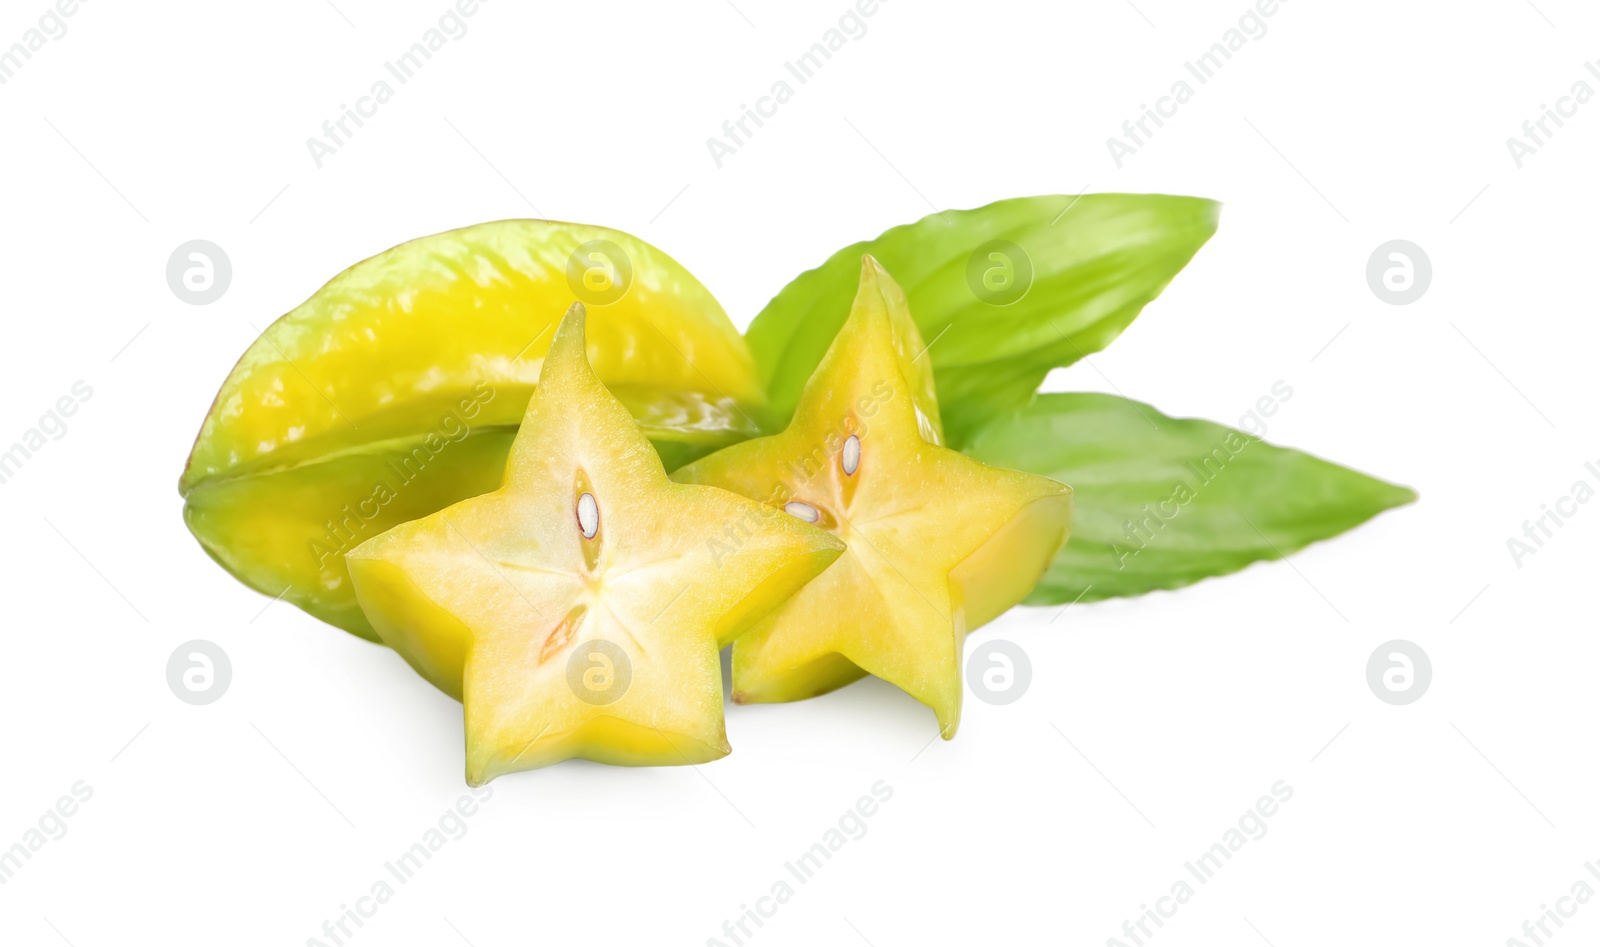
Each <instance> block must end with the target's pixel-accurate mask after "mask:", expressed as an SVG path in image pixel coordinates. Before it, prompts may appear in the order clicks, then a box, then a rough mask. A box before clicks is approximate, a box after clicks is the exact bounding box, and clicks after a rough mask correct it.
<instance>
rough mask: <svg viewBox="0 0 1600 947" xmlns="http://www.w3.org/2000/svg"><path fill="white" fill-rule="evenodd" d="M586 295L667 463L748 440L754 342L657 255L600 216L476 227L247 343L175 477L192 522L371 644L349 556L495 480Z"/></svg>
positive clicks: (433, 241)
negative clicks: (565, 317) (551, 352)
mask: <svg viewBox="0 0 1600 947" xmlns="http://www.w3.org/2000/svg"><path fill="white" fill-rule="evenodd" d="M613 277H614V278H615V279H616V282H615V284H614V286H613V288H612V289H611V290H609V291H608V290H606V289H605V286H604V281H605V280H606V279H608V278H613ZM624 282H625V283H626V286H625V288H623V289H622V291H621V292H620V293H617V292H616V289H617V288H620V287H623V284H624ZM583 296H589V297H590V298H589V299H588V300H587V302H588V303H589V306H590V310H591V313H592V316H591V324H590V330H589V343H588V354H589V358H590V360H591V361H592V363H593V365H594V369H595V371H596V373H597V374H598V375H599V376H600V378H601V379H602V380H603V381H604V382H605V383H606V384H607V385H608V386H610V387H611V389H612V391H613V392H614V393H615V394H616V395H617V397H618V398H619V399H620V400H621V401H622V402H623V403H624V404H625V405H626V406H627V407H628V409H629V412H630V413H631V414H632V415H633V416H634V418H635V419H636V420H637V421H638V422H639V424H640V426H641V427H642V429H643V430H644V432H645V434H646V435H647V436H648V437H649V438H650V439H651V440H652V441H653V442H654V443H655V444H656V446H657V448H658V449H659V450H660V451H661V453H662V456H663V459H664V460H665V462H666V463H667V464H668V465H669V466H673V467H675V466H677V465H679V464H681V463H684V462H687V461H688V460H690V459H693V458H694V457H696V456H699V455H701V454H704V453H707V452H709V451H711V450H714V449H715V448H717V447H719V446H722V445H724V444H727V443H731V442H734V441H738V440H741V439H743V438H746V437H749V436H751V435H752V434H754V433H756V422H755V421H754V420H753V419H754V418H756V417H759V416H760V413H761V411H762V402H763V395H762V392H761V387H760V384H759V381H758V380H757V377H756V373H755V369H754V365H753V362H752V359H751V357H750V353H749V350H748V349H747V347H746V346H745V343H744V340H743V339H742V338H741V337H740V336H739V334H738V331H737V329H735V328H734V326H733V324H732V323H731V322H730V321H729V320H728V318H727V315H726V313H724V312H723V310H722V307H721V306H720V305H719V304H718V303H717V301H716V299H715V298H714V297H713V296H712V295H711V293H710V292H709V291H708V290H707V289H706V288H705V287H704V286H703V285H702V284H701V283H700V282H699V281H698V280H696V279H695V278H694V276H692V275H691V274H690V273H689V272H688V271H687V270H685V269H684V268H683V267H682V266H681V265H679V264H678V263H677V262H676V261H674V260H673V259H672V258H671V257H669V256H667V255H666V254H665V253H663V252H661V251H660V250H658V249H656V248H655V247H653V246H651V245H649V244H648V243H645V242H644V241H642V240H638V239H637V238H634V237H631V236H629V235H628V234H625V233H622V232H620V231H616V230H610V229H607V228H604V227H594V226H587V225H582V224H568V223H559V222H552V221H533V220H508V221H500V222H496V223H489V224H481V225H478V226H475V227H467V228H464V229H461V230H454V231H450V232H447V233H443V234H437V235H435V236H431V237H424V238H421V239H418V240H413V241H410V242H408V243H404V244H401V245H400V246H398V247H395V248H393V249H391V250H389V251H386V252H384V253H382V254H379V255H378V256H375V257H372V258H371V259H368V260H365V261H363V262H361V263H358V264H356V265H355V266H353V267H351V268H350V269H348V270H346V271H345V272H343V273H341V274H340V275H338V276H337V277H335V278H334V279H333V280H331V281H330V282H329V283H328V284H327V285H326V286H324V287H323V288H322V289H321V290H319V291H318V292H317V293H316V294H315V295H314V296H312V297H311V298H310V299H308V300H307V301H306V302H305V303H304V304H302V305H301V306H299V307H297V308H296V309H295V310H293V311H292V312H290V313H288V314H287V315H285V316H284V317H283V318H281V319H279V320H278V321H276V322H275V323H273V324H272V325H271V326H270V327H269V328H268V329H267V330H266V332H264V333H263V334H262V336H261V337H260V338H259V339H257V341H256V342H255V343H254V344H253V345H252V346H251V347H250V348H249V350H248V351H246V352H245V354H244V356H243V357H242V358H241V359H240V360H239V363H238V364H237V365H236V366H235V367H234V369H233V371H232V373H231V374H229V376H228V378H227V380H226V381H225V382H224V384H223V386H222V389H221V391H219V392H218V394H217V397H216V400H215V402H214V404H213V405H212V408H211V411H210V413H209V414H208V415H207V417H206V419H205V422H204V423H203V425H202V427H201V430H200V434H199V437H198V438H197V439H196V441H195V445H194V449H193V451H192V453H191V454H190V457H189V460H188V463H187V465H186V467H185V469H184V473H183V476H182V478H181V480H180V482H179V490H180V492H181V493H182V495H183V497H184V500H185V503H184V519H185V522H186V523H187V525H188V527H189V529H190V531H191V532H192V533H193V534H194V535H195V537H196V538H197V539H198V540H199V541H200V544H201V546H202V547H203V548H204V549H205V550H206V552H207V553H208V554H210V555H211V557H212V558H213V559H215V560H216V561H217V562H219V563H220V564H221V565H222V566H223V567H224V568H226V569H227V570H228V571H229V572H231V573H232V574H233V575H235V576H236V577H237V578H239V579H240V580H241V581H243V582H244V583H245V584H246V585H249V586H250V587H251V588H254V589H256V590H258V591H260V592H262V593H264V594H266V595H270V596H274V597H280V596H281V597H282V598H283V599H284V600H286V601H289V602H291V603H293V604H295V605H298V606H299V607H301V608H303V609H305V610H306V611H307V612H310V613H311V614H313V615H315V616H317V617H318V618H321V619H323V620H324V621H327V622H329V623H330V624H333V625H337V626H338V627H340V628H344V629H345V630H347V631H350V632H352V633H354V634H357V635H361V636H362V637H366V638H369V639H373V640H376V635H375V633H374V632H373V629H372V627H371V624H370V623H369V622H368V621H367V620H366V618H365V617H364V616H363V614H362V612H361V610H360V608H359V607H358V606H357V604H356V602H355V598H354V595H353V594H352V592H351V589H350V580H349V574H348V571H347V570H346V567H345V562H344V557H343V553H344V552H346V551H348V550H349V549H351V548H353V547H355V546H356V545H358V544H360V543H361V542H363V541H365V540H366V539H369V538H371V537H373V536H376V535H378V534H379V533H382V532H383V531H384V530H386V529H388V528H390V527H392V526H394V525H396V524H398V523H402V522H406V521H408V520H412V519H416V518H418V517H420V516H425V515H427V514H429V513H432V512H434V511H436V510H439V509H442V508H444V507H446V506H449V505H450V504H452V503H455V502H457V501H459V500H462V499H465V498H467V497H471V496H476V495H478V494H481V493H484V492H487V491H489V490H493V489H494V488H495V487H496V486H498V485H499V482H500V478H501V476H502V474H503V473H504V469H505V462H506V455H507V451H508V450H509V449H510V445H511V441H512V438H513V437H514V436H515V434H516V430H517V426H518V424H519V423H520V421H521V419H522V415H523V412H524V410H525V409H526V407H527V403H528V397H529V395H530V393H531V392H532V390H533V388H534V386H535V385H536V384H537V382H538V379H539V374H540V371H541V369H542V366H543V362H544V357H545V353H546V351H547V350H548V348H549V346H550V340H551V337H552V335H553V333H554V329H555V326H556V323H557V322H558V321H559V319H560V316H561V313H562V312H563V311H565V309H566V308H567V306H568V305H569V304H570V303H572V302H573V301H574V299H578V298H582V297H583ZM612 296H615V298H611V297H612ZM597 300H599V301H598V302H597Z"/></svg>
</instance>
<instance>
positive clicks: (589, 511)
mask: <svg viewBox="0 0 1600 947" xmlns="http://www.w3.org/2000/svg"><path fill="white" fill-rule="evenodd" d="M578 530H579V531H580V532H582V533H583V538H584V539H593V538H594V534H595V533H597V532H599V531H600V507H599V505H598V504H596V503H595V502H594V494H592V493H585V494H584V495H583V496H581V497H578Z"/></svg>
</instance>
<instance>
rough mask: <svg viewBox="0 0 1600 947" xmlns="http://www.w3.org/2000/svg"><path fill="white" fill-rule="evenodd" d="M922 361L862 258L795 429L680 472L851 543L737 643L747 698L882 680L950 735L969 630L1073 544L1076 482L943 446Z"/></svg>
mask: <svg viewBox="0 0 1600 947" xmlns="http://www.w3.org/2000/svg"><path fill="white" fill-rule="evenodd" d="M924 350H925V346H924V345H923V343H922V341H921V338H920V336H919V335H918V332H917V329H916V325H915V323H913V322H912V321H911V318H910V313H909V310H908V309H907V307H906V303H905V296H904V294H903V293H901V292H900V290H899V287H898V286H896V285H895V284H894V281H893V279H892V278H891V277H890V276H889V274H888V273H887V272H886V271H885V270H884V269H883V268H882V267H881V266H879V265H878V263H877V261H875V260H873V259H872V258H871V257H867V258H865V259H864V261H863V266H862V276H861V286H860V290H859V292H858V294H857V296H856V299H855V302H854V304H853V306H852V309H851V313H850V316H849V318H848V319H847V320H846V321H845V323H844V326H843V328H842V329H841V330H840V331H839V334H838V336H837V337H836V338H835V339H834V341H833V344H832V345H831V346H830V348H829V349H828V352H827V354H826V355H825V356H824V357H823V359H822V361H821V363H820V364H819V365H818V367H817V370H816V373H815V374H813V375H812V377H811V379H810V381H809V382H808V383H807V385H806V387H805V391H804V393H803V394H802V395H801V397H800V400H799V406H798V408H797V410H796V411H795V414H794V418H793V420H792V421H791V422H790V424H789V427H788V428H787V429H786V430H785V431H784V432H783V433H781V434H777V435H773V436H770V437H764V438H758V439H755V440H751V441H745V442H743V443H740V444H735V445H733V446H731V447H727V448H724V449H723V450H721V451H718V452H717V453H715V454H712V455H710V456H708V457H705V458H702V459H700V460H698V461H695V462H694V463H692V464H689V465H688V466H686V467H683V468H681V469H679V470H678V471H677V472H676V473H674V475H673V476H674V479H677V480H680V481H682V482H685V483H705V484H712V485H715V486H721V487H724V488H726V489H730V490H733V491H735V492H737V493H741V494H743V495H745V496H748V497H751V498H752V499H760V500H762V501H764V502H766V503H768V504H769V505H770V506H772V507H774V508H776V509H788V510H790V511H791V512H795V513H796V515H799V514H804V515H805V516H807V517H808V518H810V517H812V516H813V515H814V521H815V522H816V523H817V525H819V526H822V527H823V528H825V529H828V530H830V531H831V532H833V533H835V534H836V535H838V536H839V537H840V538H841V539H843V540H844V541H845V543H846V545H847V549H846V552H845V554H844V555H843V556H841V557H840V558H839V560H838V561H837V562H836V563H834V565H832V566H831V567H829V569H828V570H827V571H826V572H824V573H823V574H822V575H821V576H819V577H818V578H817V579H815V580H814V581H812V582H811V583H810V584H809V585H807V586H806V587H805V588H803V589H802V590H800V592H799V593H797V594H796V595H795V596H794V598H792V599H790V600H789V601H788V602H786V603H784V605H783V606H782V607H781V608H779V609H776V610H775V611H774V612H773V613H772V614H771V615H770V616H769V617H768V618H767V619H766V620H764V621H763V622H761V623H760V624H759V625H757V626H756V627H755V628H754V629H752V630H751V631H750V632H749V633H748V634H746V635H744V636H742V637H740V638H739V639H738V640H737V641H735V642H734V646H733V676H734V680H733V686H734V699H735V700H736V701H740V702H766V701H787V700H798V699H803V698H806V697H812V696H816V695H818V694H821V693H825V692H827V691H829V690H832V689H834V688H837V687H840V686H843V685H845V684H848V683H850V682H851V681H854V680H856V679H858V678H860V677H862V676H863V675H865V674H868V673H871V674H874V675H876V676H878V677H882V678H884V679H885V680H888V681H890V682H891V683H894V684H896V685H898V686H899V687H901V688H902V689H904V690H906V691H907V692H908V693H910V694H911V695H912V696H913V697H915V698H916V699H918V700H919V701H921V702H922V703H924V704H926V705H927V706H928V707H930V708H931V709H933V710H934V712H935V713H936V714H937V716H938V718H939V724H940V732H941V733H942V734H943V735H944V736H945V737H946V738H947V739H948V738H949V737H951V736H953V735H954V733H955V730H956V727H957V725H958V723H959V720H960V711H961V702H962V684H961V672H962V662H961V653H962V643H963V641H964V639H965V637H966V635H967V633H968V632H969V631H971V630H973V629H975V628H978V627H980V626H981V625H983V624H985V623H987V622H989V621H991V620H992V619H994V618H995V617H997V616H998V615H1000V614H1001V613H1002V612H1004V611H1005V610H1006V609H1008V608H1010V607H1011V606H1012V605H1015V604H1017V603H1018V602H1019V601H1021V600H1022V599H1023V598H1024V597H1025V596H1026V595H1027V594H1028V592H1029V590H1030V589H1031V588H1032V586H1033V583H1034V582H1035V581H1037V579H1038V578H1039V576H1040V575H1041V574H1042V573H1043V572H1044V570H1045V568H1046V567H1047V566H1048V564H1049V563H1050V561H1051V559H1052V558H1053V557H1054V556H1055V554H1056V552H1057V551H1058V550H1060V548H1061V546H1062V544H1063V543H1065V542H1066V538H1067V532H1068V527H1069V524H1070V520H1071V511H1072V491H1071V488H1070V487H1068V486H1066V485H1064V484H1061V483H1058V482H1056V481H1054V480H1051V479H1049V478H1046V477H1040V476H1036V475H1033V474H1027V473H1022V472H1019V471H1015V470H1006V469H1003V468H997V467H989V466H986V465H984V464H980V463H978V462H977V461H974V460H972V459H970V458H968V457H966V456H964V455H962V454H959V453H957V452H955V451H953V450H950V449H948V448H945V447H943V446H941V445H940V444H939V443H937V433H938V427H937V418H938V413H937V405H936V404H930V403H929V399H930V398H931V396H932V389H931V386H924V385H923V384H922V377H921V374H920V373H921V371H922V369H921V368H920V365H921V364H922V363H923V361H924V360H923V359H921V358H920V357H919V356H920V355H921V353H922V352H923V351H924ZM852 439H853V443H852ZM846 445H849V446H850V452H849V453H848V454H847V453H846V449H845V448H846ZM857 448H859V450H857ZM847 456H848V457H850V461H848V462H847V461H846V460H845V459H844V458H845V457H847ZM796 504H798V506H797V505H796Z"/></svg>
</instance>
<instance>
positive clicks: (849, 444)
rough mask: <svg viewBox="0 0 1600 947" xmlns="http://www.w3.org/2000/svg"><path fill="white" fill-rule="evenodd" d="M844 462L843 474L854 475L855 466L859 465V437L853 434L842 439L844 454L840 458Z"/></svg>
mask: <svg viewBox="0 0 1600 947" xmlns="http://www.w3.org/2000/svg"><path fill="white" fill-rule="evenodd" d="M840 461H841V462H842V463H843V464H844V475H845V476H846V477H853V476H855V472H856V468H857V467H859V466H861V438H859V437H856V436H855V435H854V434H852V435H850V436H849V437H847V438H845V440H844V456H843V457H841V458H840Z"/></svg>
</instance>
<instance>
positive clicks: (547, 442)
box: [348, 305, 844, 785]
mask: <svg viewBox="0 0 1600 947" xmlns="http://www.w3.org/2000/svg"><path fill="white" fill-rule="evenodd" d="M730 527H731V528H735V529H737V531H738V534H739V536H740V537H741V538H740V540H739V542H738V543H737V544H736V545H734V544H730V543H728V542H726V530H727V529H728V528H730ZM843 548H844V544H843V543H841V542H840V541H839V540H837V539H835V538H834V537H832V536H830V535H828V534H827V533H826V532H824V531H822V530H820V529H816V528H815V527H812V526H810V525H808V524H806V523H804V522H802V521H800V520H797V519H795V518H793V517H790V516H785V515H783V514H782V513H780V512H777V511H775V510H772V509H770V508H768V507H764V506H762V505H761V504H758V503H754V502H752V501H750V500H747V499H745V498H744V497H741V496H738V495H736V494H733V493H730V492H728V491H726V490H719V489H716V488H714V487H706V486H688V485H683V484H677V483H674V482H672V481H671V480H669V479H668V478H667V475H666V472H665V470H664V469H663V468H662V464H661V460H660V459H659V458H658V457H657V455H656V452H655V451H654V450H653V449H652V448H651V446H650V442H649V441H647V440H646V439H645V437H644V435H643V434H642V433H641V432H640V430H639V426H638V424H637V423H636V422H635V420H634V419H633V417H632V416H631V415H630V414H629V413H628V411H627V409H626V408H625V407H624V406H623V405H622V403H621V402H619V401H618V400H617V399H616V398H615V397H613V396H612V395H611V394H610V393H609V392H607V390H606V389H605V387H604V386H603V385H602V384H601V382H600V379H599V378H597V377H596V375H595V373H594V372H593V371H592V370H591V369H590V367H589V363H588V361H587V359H586V358H585V356H584V312H583V307H582V306H581V305H575V306H573V307H572V311H571V312H569V313H568V315H567V316H566V318H565V320H564V321H563V322H562V323H561V326H560V328H559V330H558V331H557V333H556V338H555V342H554V344H553V345H552V347H551V349H550V354H549V356H548V357H547V359H546V361H545V369H544V374H543V376H542V377H541V378H540V380H539V386H538V388H537V389H535V390H534V392H533V396H532V398H531V400H529V402H528V413H527V416H526V418H525V419H524V420H523V422H522V428H521V430H520V431H519V432H518V434H517V438H516V442H515V443H514V444H513V445H512V448H511V455H510V460H509V463H508V465H507V467H506V475H505V483H504V485H503V486H502V487H501V488H500V489H498V490H496V491H494V492H492V493H489V494H486V495H484V496H480V497H475V498H472V499H469V500H465V501H462V502H460V503H457V504H455V505H454V506H451V507H449V508H447V509H444V510H441V511H439V512H437V513H434V514H432V515H431V516H427V517H425V518H423V519H420V520H417V521H415V522H410V523H405V524H402V525H400V526H397V527H395V528H393V529H391V530H389V531H388V532H386V533H384V534H383V535H381V536H378V537H377V538H375V539H371V540H368V541H367V542H365V543H363V544H362V545H360V546H358V547H356V548H355V549H354V550H352V551H351V552H350V553H349V554H348V561H349V566H350V575H351V578H352V580H353V581H354V584H355V590H356V596H357V598H358V600H359V601H360V603H361V607H362V608H363V609H364V610H365V612H366V615H367V617H368V618H369V619H370V620H371V622H372V624H373V627H375V628H376V629H377V631H378V634H379V635H380V636H381V637H382V640H383V641H384V643H386V644H388V645H389V646H390V647H392V648H394V649H395V650H396V651H398V652H399V653H400V654H401V655H403V656H404V657H405V658H406V660H407V661H409V662H410V663H411V665H412V666H413V667H414V668H416V669H417V671H418V672H419V673H421V674H422V675H423V676H424V677H426V678H427V679H428V680H429V681H432V682H433V683H434V684H435V685H436V686H438V687H439V688H441V689H443V690H444V691H446V692H448V693H450V694H452V695H454V696H457V697H459V698H461V699H462V701H463V703H464V704H465V707H466V734H467V779H468V781H469V782H471V783H473V784H474V785H477V784H481V783H484V782H487V781H488V780H490V779H493V778H494V777H495V776H497V775H500V774H502V773H506V772H511V771H513V770H520V769H530V768H533V767H537V766H543V765H546V764H549V763H554V762H557V761H559V760H564V759H568V758H570V757H584V758H587V759H592V760H599V761H602V762H607V763H618V764H626V765H657V764H677V763H700V762H704V761H706V760H711V759H716V758H718V757H720V756H723V755H724V754H726V753H727V752H728V745H727V740H726V739H725V737H724V734H723V724H722V673H721V671H722V669H721V665H720V663H719V661H718V658H717V649H718V646H719V645H718V643H719V641H721V640H727V639H731V638H733V637H735V636H736V635H738V634H739V633H740V632H742V631H744V630H745V629H746V628H747V627H748V626H749V625H750V624H751V623H752V622H754V621H755V620H757V619H759V618H760V617H761V616H762V615H763V614H765V613H766V612H767V611H769V610H770V609H771V608H773V607H774V606H776V605H778V604H779V603H781V602H782V601H784V600H785V599H786V598H788V597H789V596H790V595H792V594H793V593H794V591H795V590H796V589H798V588H799V587H800V586H801V585H803V584H804V583H805V582H807V581H808V580H810V579H811V578H812V577H814V576H816V575H817V574H818V573H820V572H821V571H822V570H823V569H825V568H827V567H828V565H829V564H830V563H832V562H833V561H834V559H836V558H838V556H839V554H840V552H841V551H842V550H843Z"/></svg>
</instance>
